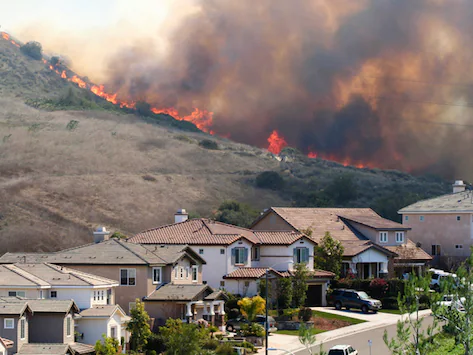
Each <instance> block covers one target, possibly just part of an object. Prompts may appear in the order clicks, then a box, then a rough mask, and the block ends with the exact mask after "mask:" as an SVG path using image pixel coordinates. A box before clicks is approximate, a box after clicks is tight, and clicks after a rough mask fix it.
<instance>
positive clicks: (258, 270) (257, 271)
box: [223, 267, 283, 279]
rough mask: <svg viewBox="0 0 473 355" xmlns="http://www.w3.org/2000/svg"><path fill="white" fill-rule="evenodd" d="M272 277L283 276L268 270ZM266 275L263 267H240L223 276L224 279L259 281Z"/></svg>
mask: <svg viewBox="0 0 473 355" xmlns="http://www.w3.org/2000/svg"><path fill="white" fill-rule="evenodd" d="M269 270H270V272H271V273H272V274H273V275H276V276H278V277H283V275H282V274H281V273H280V272H278V271H276V270H274V269H269ZM265 273H266V268H264V267H241V268H239V269H237V270H235V271H233V272H231V273H229V274H228V275H225V276H224V277H223V278H224V279H259V278H261V277H263V276H264V275H265Z"/></svg>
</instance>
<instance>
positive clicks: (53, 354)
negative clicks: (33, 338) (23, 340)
mask: <svg viewBox="0 0 473 355" xmlns="http://www.w3.org/2000/svg"><path fill="white" fill-rule="evenodd" d="M66 354H72V351H71V348H70V347H69V345H68V344H47V343H41V344H23V345H22V346H21V348H20V351H18V352H17V355H66Z"/></svg>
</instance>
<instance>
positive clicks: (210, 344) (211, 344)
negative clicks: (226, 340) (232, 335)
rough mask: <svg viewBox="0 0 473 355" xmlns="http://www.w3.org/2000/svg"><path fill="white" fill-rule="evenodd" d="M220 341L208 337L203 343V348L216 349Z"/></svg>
mask: <svg viewBox="0 0 473 355" xmlns="http://www.w3.org/2000/svg"><path fill="white" fill-rule="evenodd" d="M219 344H220V343H219V341H218V340H217V339H211V338H209V339H206V340H204V341H203V342H202V343H201V346H202V349H207V350H215V349H217V348H218V345H219Z"/></svg>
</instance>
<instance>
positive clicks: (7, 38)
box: [1, 32, 20, 47]
mask: <svg viewBox="0 0 473 355" xmlns="http://www.w3.org/2000/svg"><path fill="white" fill-rule="evenodd" d="M1 34H2V38H3V39H4V40H5V41H10V43H11V44H13V45H15V46H17V47H20V45H19V44H18V43H16V42H15V41H14V40H12V39H11V37H10V35H9V34H8V33H5V32H1Z"/></svg>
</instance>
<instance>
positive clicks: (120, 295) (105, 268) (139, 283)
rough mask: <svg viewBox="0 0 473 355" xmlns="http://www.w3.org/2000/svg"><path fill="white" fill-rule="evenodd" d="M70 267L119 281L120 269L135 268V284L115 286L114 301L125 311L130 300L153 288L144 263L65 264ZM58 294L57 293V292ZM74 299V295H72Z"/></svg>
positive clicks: (127, 310) (146, 294)
mask: <svg viewBox="0 0 473 355" xmlns="http://www.w3.org/2000/svg"><path fill="white" fill-rule="evenodd" d="M66 266H68V267H70V268H71V269H76V270H80V271H84V272H88V273H91V274H94V275H97V276H102V277H106V278H109V279H112V280H118V282H120V269H136V285H135V286H118V287H116V288H115V302H116V304H118V305H120V307H121V308H122V309H123V310H124V311H125V312H127V313H129V304H130V302H135V300H136V299H137V298H139V299H141V298H143V297H145V296H148V295H149V293H151V292H148V291H149V290H154V289H155V285H153V284H152V280H151V268H150V267H148V266H146V265H79V264H68V265H66ZM58 295H59V294H58ZM73 299H74V300H75V297H73Z"/></svg>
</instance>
